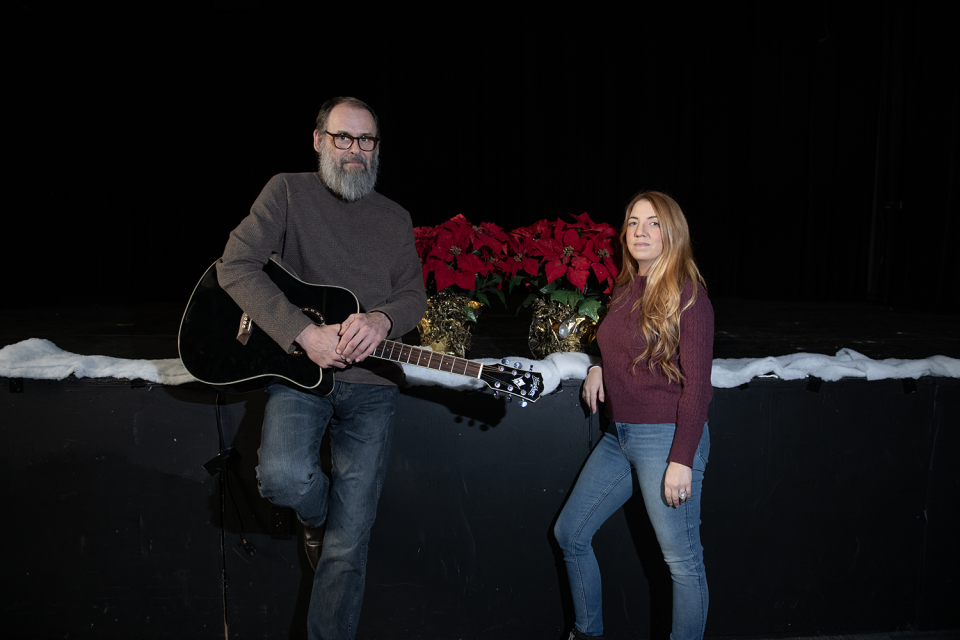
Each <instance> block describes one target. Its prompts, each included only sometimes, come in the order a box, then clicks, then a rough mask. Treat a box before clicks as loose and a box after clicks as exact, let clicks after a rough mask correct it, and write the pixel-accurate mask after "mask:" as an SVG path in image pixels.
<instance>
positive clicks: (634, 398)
mask: <svg viewBox="0 0 960 640" xmlns="http://www.w3.org/2000/svg"><path fill="white" fill-rule="evenodd" d="M646 285H647V278H646V277H645V276H638V277H636V278H634V280H633V283H631V284H630V285H628V286H629V289H628V291H627V295H625V296H623V297H622V298H620V299H619V300H618V301H617V302H616V303H614V304H613V305H611V307H610V311H609V312H608V313H607V316H606V317H605V318H604V319H603V322H602V323H601V324H600V328H599V330H598V331H597V342H598V343H599V344H600V353H601V354H602V355H603V387H604V398H605V401H604V405H605V411H606V413H607V416H609V417H610V419H611V420H613V421H614V422H632V423H637V424H660V423H675V424H676V425H677V429H676V433H675V434H674V436H673V446H672V447H671V449H670V457H669V460H671V461H673V462H679V463H680V464H684V465H686V466H688V467H692V466H693V457H694V455H695V454H696V451H697V446H698V445H699V443H700V437H701V436H702V435H703V424H704V423H705V422H706V421H707V407H708V406H709V405H710V399H711V398H712V397H713V387H712V386H711V384H710V370H711V367H712V366H713V305H711V304H710V299H709V298H707V292H706V291H704V289H703V287H701V286H700V285H699V284H698V285H697V301H696V302H695V303H694V305H693V306H692V307H690V308H689V309H687V310H686V311H684V312H683V313H682V314H681V315H680V358H679V366H680V369H681V371H683V374H684V375H685V376H686V380H685V382H684V383H683V384H678V383H672V384H671V383H670V382H669V381H668V380H667V377H666V376H665V375H663V374H662V373H660V371H659V369H658V370H657V371H655V372H654V371H650V369H648V368H647V364H646V362H641V363H639V364H638V365H637V367H636V369H633V367H632V363H633V360H634V358H636V357H637V356H638V355H640V353H641V352H642V351H643V348H644V346H646V341H645V340H644V338H643V333H642V332H641V333H639V335H638V332H639V327H638V325H637V320H638V316H639V312H638V311H634V312H631V311H630V308H631V306H632V305H633V302H634V301H635V300H636V299H637V298H639V297H642V296H643V291H644V289H645V288H646ZM692 290H693V283H691V282H687V284H686V286H685V287H684V288H683V291H682V293H681V295H680V304H681V308H682V307H683V305H684V304H686V302H687V300H689V299H690V294H691V292H692ZM616 297H617V295H616V293H615V294H614V298H616ZM674 362H677V361H676V360H675V361H674Z"/></svg>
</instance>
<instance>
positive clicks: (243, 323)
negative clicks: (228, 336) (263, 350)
mask: <svg viewBox="0 0 960 640" xmlns="http://www.w3.org/2000/svg"><path fill="white" fill-rule="evenodd" d="M251 333H253V318H251V317H250V315H249V314H247V313H244V314H243V315H242V316H241V317H240V330H239V331H238V332H237V340H239V341H240V344H242V345H243V346H247V340H249V339H250V334H251Z"/></svg>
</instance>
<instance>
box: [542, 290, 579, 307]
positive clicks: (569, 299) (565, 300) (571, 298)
mask: <svg viewBox="0 0 960 640" xmlns="http://www.w3.org/2000/svg"><path fill="white" fill-rule="evenodd" d="M550 299H551V300H556V301H557V302H560V303H562V304H565V305H567V306H568V307H573V306H574V305H576V304H577V303H578V302H580V301H581V300H582V299H583V294H582V293H580V291H579V290H578V289H575V290H572V291H571V290H570V289H560V290H558V291H554V292H553V293H552V294H551V295H550Z"/></svg>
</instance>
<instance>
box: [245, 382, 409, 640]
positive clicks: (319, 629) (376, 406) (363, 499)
mask: <svg viewBox="0 0 960 640" xmlns="http://www.w3.org/2000/svg"><path fill="white" fill-rule="evenodd" d="M267 393H268V395H269V400H268V401H267V406H266V411H265V414H264V419H263V439H262V441H261V444H260V451H259V453H260V464H259V466H258V467H257V480H258V483H259V485H260V495H262V496H263V497H264V498H267V499H268V500H270V501H271V502H273V503H274V504H278V505H282V506H286V507H291V508H293V510H294V511H296V512H297V515H298V516H299V517H300V520H301V521H302V522H304V523H305V524H307V525H310V526H311V527H317V526H320V525H321V524H323V523H324V522H326V523H327V530H326V534H325V536H324V539H323V554H322V555H321V556H320V562H319V564H318V565H317V572H316V575H315V576H314V580H313V593H312V595H311V598H310V611H309V614H308V619H307V630H308V633H309V637H310V638H311V639H313V640H321V639H322V640H334V639H335V640H350V639H352V638H353V637H354V635H355V634H356V631H357V621H358V619H359V617H360V605H361V604H362V603H363V587H364V576H365V574H366V564H367V543H368V541H369V540H370V528H371V527H372V526H373V521H374V519H375V518H376V514H377V501H378V500H379V499H380V490H381V488H382V487H383V479H384V475H385V474H386V470H387V458H388V457H389V455H390V443H391V440H392V437H393V423H394V414H395V412H396V406H397V398H398V397H399V391H398V389H397V387H393V386H380V385H370V384H355V383H349V382H339V381H338V382H336V383H335V384H334V387H333V391H332V392H331V393H330V395H328V396H326V397H319V396H316V395H313V394H311V393H305V392H302V391H295V390H293V389H291V388H289V387H285V386H283V385H279V384H275V385H272V386H270V387H269V388H268V389H267ZM328 423H329V428H330V450H331V458H332V470H331V476H330V478H327V476H326V474H325V473H323V471H322V470H321V469H320V465H319V463H318V461H317V457H318V454H319V452H320V440H321V439H322V438H323V434H324V431H326V429H327V426H328Z"/></svg>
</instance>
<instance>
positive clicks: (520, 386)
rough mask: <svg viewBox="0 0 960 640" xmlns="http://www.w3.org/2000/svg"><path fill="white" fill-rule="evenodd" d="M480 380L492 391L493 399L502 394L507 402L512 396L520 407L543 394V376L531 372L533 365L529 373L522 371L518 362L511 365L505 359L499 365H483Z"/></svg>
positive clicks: (534, 400) (521, 366)
mask: <svg viewBox="0 0 960 640" xmlns="http://www.w3.org/2000/svg"><path fill="white" fill-rule="evenodd" d="M480 380H482V381H483V382H484V384H486V385H487V386H488V387H490V388H491V389H493V395H494V397H499V396H500V394H501V393H503V394H504V395H506V397H507V401H508V402H509V401H510V400H513V397H514V396H516V397H517V398H520V406H521V407H525V406H527V403H528V402H536V401H537V400H539V399H540V394H541V393H542V392H543V376H542V375H540V374H539V373H537V372H536V371H534V370H533V365H530V370H529V371H524V370H523V365H521V364H520V363H519V362H514V363H513V364H512V365H511V364H510V363H509V362H508V361H507V359H506V358H504V359H503V360H501V361H500V363H499V364H486V365H483V371H481V372H480Z"/></svg>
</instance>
